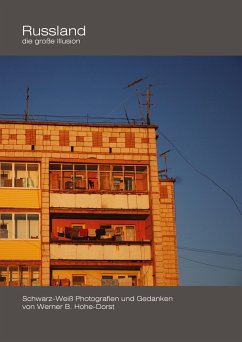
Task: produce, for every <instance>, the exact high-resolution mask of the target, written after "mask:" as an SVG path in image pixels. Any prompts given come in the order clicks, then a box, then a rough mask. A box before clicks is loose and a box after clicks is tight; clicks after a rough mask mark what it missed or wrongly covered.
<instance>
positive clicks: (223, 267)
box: [179, 256, 242, 272]
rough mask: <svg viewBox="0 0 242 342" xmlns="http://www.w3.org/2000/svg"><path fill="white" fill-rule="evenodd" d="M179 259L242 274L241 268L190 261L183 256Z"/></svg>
mask: <svg viewBox="0 0 242 342" xmlns="http://www.w3.org/2000/svg"><path fill="white" fill-rule="evenodd" d="M179 259H184V260H187V261H191V262H194V263H196V264H200V265H205V266H210V267H215V268H220V269H223V270H229V271H239V272H242V269H241V268H233V267H225V266H220V265H214V264H209V263H206V262H202V261H198V260H194V259H190V258H185V257H182V256H179Z"/></svg>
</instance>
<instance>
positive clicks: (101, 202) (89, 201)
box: [50, 193, 149, 209]
mask: <svg viewBox="0 0 242 342" xmlns="http://www.w3.org/2000/svg"><path fill="white" fill-rule="evenodd" d="M50 207H52V208H90V209H149V196H148V195H137V194H60V193H51V194H50Z"/></svg>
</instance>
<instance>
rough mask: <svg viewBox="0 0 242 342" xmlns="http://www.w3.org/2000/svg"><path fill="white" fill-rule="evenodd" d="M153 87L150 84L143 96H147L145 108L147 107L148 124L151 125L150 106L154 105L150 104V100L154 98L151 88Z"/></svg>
mask: <svg viewBox="0 0 242 342" xmlns="http://www.w3.org/2000/svg"><path fill="white" fill-rule="evenodd" d="M151 87H152V84H148V85H147V88H146V92H145V94H142V95H143V96H146V102H145V104H144V106H146V124H147V125H150V106H152V103H150V99H151V96H152V93H151V90H150V88H151Z"/></svg>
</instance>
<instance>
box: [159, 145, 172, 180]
mask: <svg viewBox="0 0 242 342" xmlns="http://www.w3.org/2000/svg"><path fill="white" fill-rule="evenodd" d="M169 152H171V150H167V151H165V152H162V153H161V154H160V157H163V158H164V162H165V168H164V169H161V170H159V171H158V173H159V175H160V176H161V177H165V178H168V167H167V156H168V153H169Z"/></svg>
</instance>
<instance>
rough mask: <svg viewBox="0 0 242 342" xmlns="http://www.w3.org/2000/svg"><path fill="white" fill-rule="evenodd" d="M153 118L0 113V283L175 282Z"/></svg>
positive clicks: (168, 196)
mask: <svg viewBox="0 0 242 342" xmlns="http://www.w3.org/2000/svg"><path fill="white" fill-rule="evenodd" d="M156 129H157V126H155V125H136V124H76V123H75V124H74V123H53V122H29V121H25V122H23V121H6V120H5V121H0V286H39V285H40V286H50V285H51V286H177V285H178V268H177V249H176V230H175V205H174V180H173V179H169V178H166V179H163V180H160V179H159V178H158V165H157V151H156Z"/></svg>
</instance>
